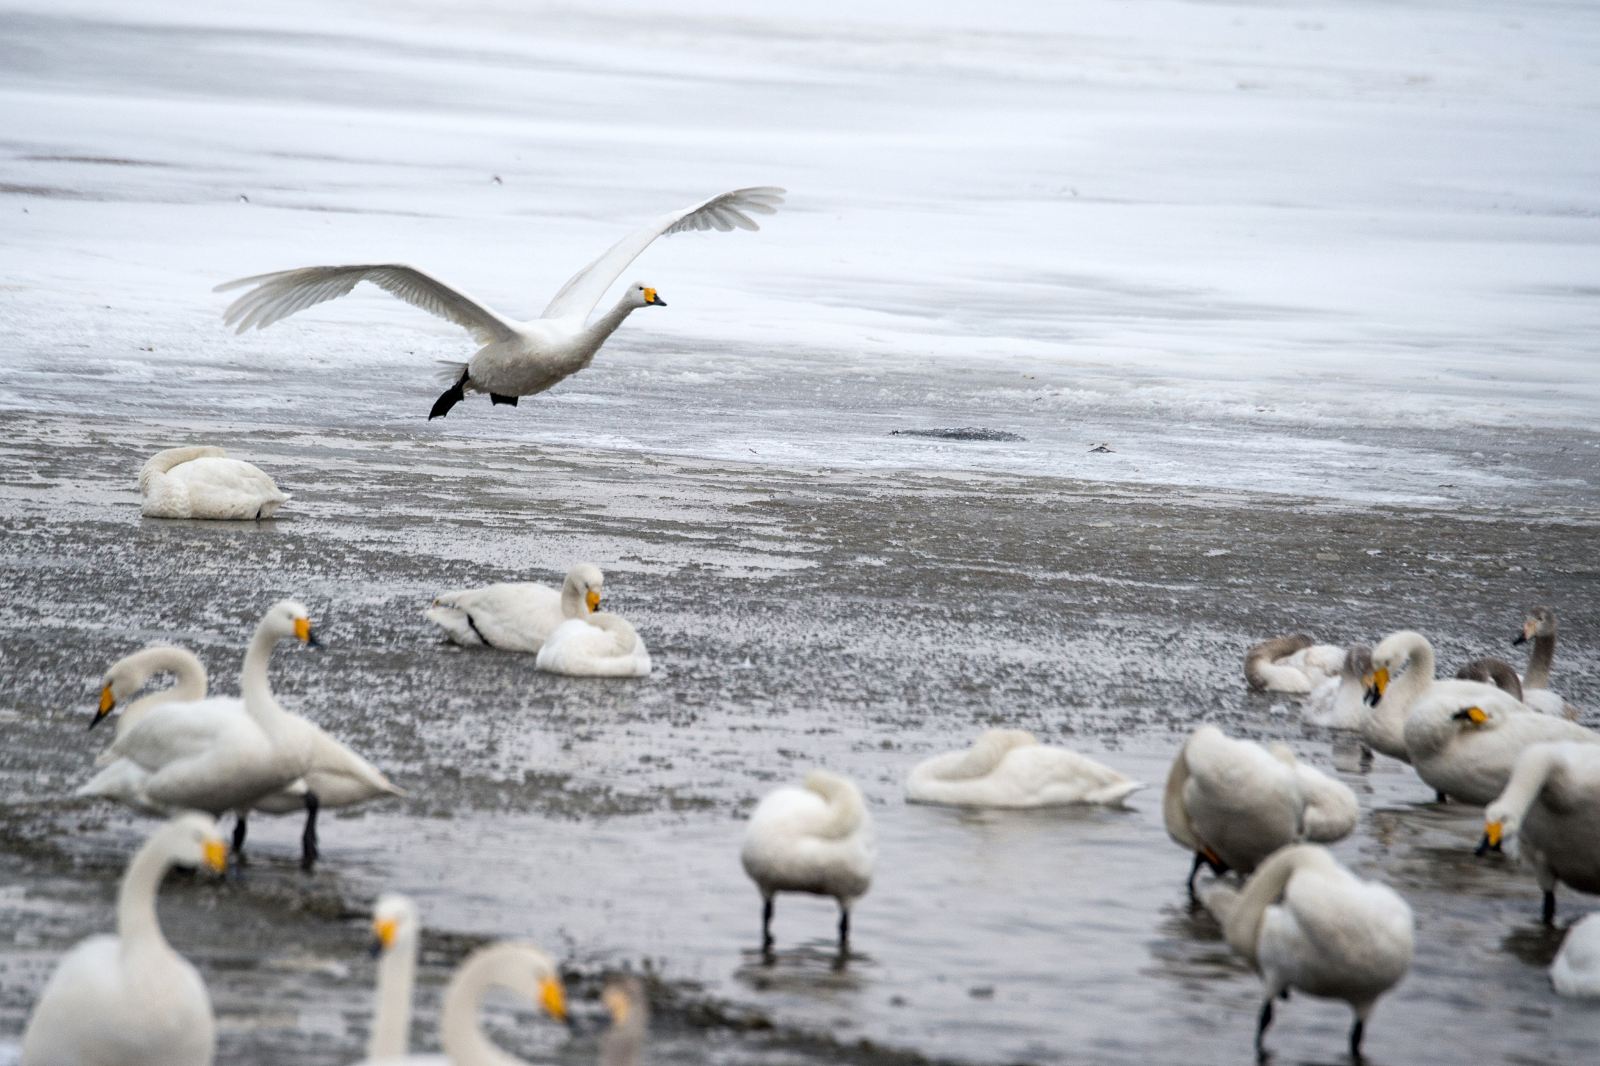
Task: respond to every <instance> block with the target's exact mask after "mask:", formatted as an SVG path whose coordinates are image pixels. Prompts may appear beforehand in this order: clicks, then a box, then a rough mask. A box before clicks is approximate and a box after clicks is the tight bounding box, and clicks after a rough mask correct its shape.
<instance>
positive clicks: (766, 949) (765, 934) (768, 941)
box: [761, 896, 772, 962]
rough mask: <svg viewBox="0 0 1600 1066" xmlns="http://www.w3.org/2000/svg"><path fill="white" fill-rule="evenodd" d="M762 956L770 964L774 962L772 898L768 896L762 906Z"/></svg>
mask: <svg viewBox="0 0 1600 1066" xmlns="http://www.w3.org/2000/svg"><path fill="white" fill-rule="evenodd" d="M761 955H762V957H763V958H765V959H766V960H767V961H768V962H771V961H772V897H771V896H768V897H767V898H766V900H765V901H763V902H762V904H761Z"/></svg>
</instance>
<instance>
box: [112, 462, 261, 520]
mask: <svg viewBox="0 0 1600 1066" xmlns="http://www.w3.org/2000/svg"><path fill="white" fill-rule="evenodd" d="M227 456H228V453H227V452H225V451H223V450H222V449H221V448H207V447H201V448H168V449H167V450H166V451H161V452H156V454H155V455H152V456H151V457H150V459H149V460H148V461H147V462H146V463H145V464H144V466H142V467H140V469H139V494H140V495H141V496H143V497H144V504H143V507H142V511H143V513H144V515H145V516H146V517H148V518H217V519H224V520H227V519H231V520H234V521H253V520H256V519H262V518H271V517H272V515H273V512H275V511H277V509H278V508H279V507H280V506H281V505H283V504H284V503H286V502H288V500H289V494H288V493H286V492H283V491H282V490H280V489H279V488H278V484H277V482H275V481H273V480H272V478H270V477H268V476H267V475H266V474H265V473H263V472H262V471H261V470H260V469H259V468H257V467H254V466H252V465H250V464H249V463H247V462H244V461H243V460H242V459H229V458H228V457H227Z"/></svg>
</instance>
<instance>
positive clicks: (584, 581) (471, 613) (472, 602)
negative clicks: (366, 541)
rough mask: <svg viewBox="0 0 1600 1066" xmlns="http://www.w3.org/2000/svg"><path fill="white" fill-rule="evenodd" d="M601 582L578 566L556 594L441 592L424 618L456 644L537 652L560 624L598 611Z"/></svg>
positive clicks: (519, 585) (498, 588)
mask: <svg viewBox="0 0 1600 1066" xmlns="http://www.w3.org/2000/svg"><path fill="white" fill-rule="evenodd" d="M605 581H606V579H605V575H604V574H602V573H601V572H600V568H599V567H597V566H595V565H593V564H591V563H579V564H578V565H577V566H574V567H573V568H572V569H571V570H568V571H567V577H566V580H565V581H563V582H562V584H561V589H560V590H559V591H557V590H556V589H553V588H551V587H550V586H549V585H540V584H537V583H536V582H531V581H523V582H504V583H501V584H498V585H486V586H484V587H483V588H476V589H458V590H456V591H454V592H441V593H440V594H439V595H438V596H436V597H434V600H433V606H431V607H429V608H428V610H427V611H426V612H424V617H426V618H427V619H428V621H430V622H432V623H433V624H434V625H437V626H438V627H439V628H440V629H442V630H444V634H445V636H446V637H447V638H448V639H449V640H450V641H452V642H453V643H456V644H462V645H466V646H468V647H472V646H477V645H481V646H484V647H489V648H497V649H499V650H500V651H522V652H537V651H538V650H539V649H540V648H541V647H543V646H544V642H545V638H547V637H549V636H550V634H551V633H553V632H555V629H556V627H557V626H559V625H560V624H561V623H562V622H564V621H566V620H567V619H569V618H587V617H589V616H590V615H591V614H593V613H594V612H595V611H598V610H599V609H600V596H601V593H602V592H603V591H604V590H605Z"/></svg>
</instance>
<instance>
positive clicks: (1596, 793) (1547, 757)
mask: <svg viewBox="0 0 1600 1066" xmlns="http://www.w3.org/2000/svg"><path fill="white" fill-rule="evenodd" d="M1502 845H1505V846H1509V847H1512V848H1513V849H1514V850H1516V851H1517V852H1519V853H1520V856H1521V858H1522V861H1523V862H1525V863H1527V864H1528V865H1529V866H1531V867H1532V868H1533V874H1534V877H1536V878H1537V879H1538V881H1539V887H1540V888H1541V889H1543V890H1544V911H1543V915H1542V916H1543V918H1544V923H1545V924H1546V925H1553V924H1554V923H1555V919H1556V885H1557V884H1558V883H1559V884H1564V885H1567V886H1568V887H1570V888H1575V889H1577V890H1578V891H1579V892H1588V893H1592V894H1594V895H1600V745H1597V744H1581V743H1573V742H1571V741H1565V742H1561V743H1555V744H1550V743H1542V744H1530V745H1529V746H1528V747H1526V748H1524V749H1523V751H1522V754H1520V755H1518V756H1517V761H1516V763H1515V765H1513V767H1512V769H1511V777H1510V778H1509V779H1508V780H1507V781H1506V786H1505V789H1504V791H1502V792H1501V793H1500V795H1499V796H1497V797H1496V798H1495V800H1494V801H1493V802H1492V803H1490V804H1489V806H1488V809H1487V810H1485V811H1484V812H1483V843H1482V844H1481V845H1480V846H1479V848H1478V852H1479V854H1482V853H1483V852H1484V851H1485V850H1487V849H1490V848H1493V849H1495V850H1499V849H1500V848H1501V847H1502Z"/></svg>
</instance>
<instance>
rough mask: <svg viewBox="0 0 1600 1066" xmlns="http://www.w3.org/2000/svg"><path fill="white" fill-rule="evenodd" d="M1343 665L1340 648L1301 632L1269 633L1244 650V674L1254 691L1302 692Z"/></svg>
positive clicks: (1312, 687)
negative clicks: (1282, 634)
mask: <svg viewBox="0 0 1600 1066" xmlns="http://www.w3.org/2000/svg"><path fill="white" fill-rule="evenodd" d="M1342 666H1344V649H1343V648H1340V647H1336V646H1334V645H1332V644H1318V643H1316V642H1315V641H1313V640H1312V639H1311V638H1310V637H1308V636H1307V635H1306V634H1304V633H1295V634H1292V635H1290V636H1286V637H1273V638H1272V639H1271V640H1264V641H1262V642H1261V643H1260V644H1257V645H1255V646H1254V647H1252V648H1251V649H1250V650H1249V651H1247V652H1245V654H1244V677H1245V680H1246V681H1247V682H1248V683H1249V685H1250V688H1251V689H1252V690H1254V691H1256V692H1284V693H1288V694H1289V695H1292V696H1304V695H1307V694H1309V693H1310V692H1311V690H1312V689H1314V688H1316V687H1317V686H1318V685H1320V684H1322V682H1324V681H1326V680H1327V679H1328V678H1330V677H1338V676H1339V669H1340V668H1341V667H1342Z"/></svg>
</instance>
